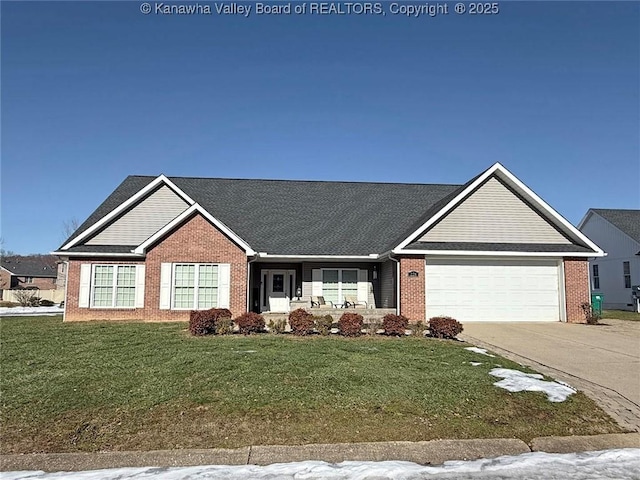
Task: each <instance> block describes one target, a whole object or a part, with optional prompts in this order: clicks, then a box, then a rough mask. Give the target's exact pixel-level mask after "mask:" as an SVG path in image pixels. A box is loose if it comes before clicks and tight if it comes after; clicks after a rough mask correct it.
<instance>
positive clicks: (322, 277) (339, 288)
mask: <svg viewBox="0 0 640 480" xmlns="http://www.w3.org/2000/svg"><path fill="white" fill-rule="evenodd" d="M320 270H321V272H322V274H321V275H322V276H321V281H322V293H323V294H324V272H325V270H331V271H334V270H337V271H338V305H340V304H341V303H344V295H343V294H342V272H343V271H344V270H349V271H355V272H356V294H355V295H356V298H357V296H358V293H357V292H358V283H359V278H360V269H358V268H321V269H320Z"/></svg>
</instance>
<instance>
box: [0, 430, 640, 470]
mask: <svg viewBox="0 0 640 480" xmlns="http://www.w3.org/2000/svg"><path fill="white" fill-rule="evenodd" d="M613 448H640V433H623V434H608V435H591V436H575V437H539V438H534V439H533V440H532V441H531V445H527V444H526V443H525V442H523V441H522V440H518V439H513V438H493V439H476V440H431V441H428V442H380V443H342V444H325V445H263V446H251V447H243V448H236V449H216V448H214V449H202V450H158V451H152V452H100V453H33V454H24V455H0V471H23V470H42V471H45V472H59V471H67V472H70V471H84V470H98V469H104V468H123V467H150V466H153V467H187V466H197V465H269V464H272V463H288V462H300V461H305V460H320V461H325V462H329V463H339V462H343V461H377V462H379V461H385V460H404V461H409V462H414V463H418V464H421V465H440V464H442V463H444V462H446V461H448V460H477V459H480V458H495V457H500V456H503V455H519V454H522V453H529V452H547V453H569V452H584V451H596V450H607V449H613Z"/></svg>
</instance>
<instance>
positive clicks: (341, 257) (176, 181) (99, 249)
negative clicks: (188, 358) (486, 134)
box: [54, 164, 604, 322]
mask: <svg viewBox="0 0 640 480" xmlns="http://www.w3.org/2000/svg"><path fill="white" fill-rule="evenodd" d="M54 253H55V254H56V255H59V256H60V257H61V259H62V260H63V261H65V262H66V263H67V289H66V303H65V308H66V310H65V320H67V321H69V320H95V319H114V320H118V319H131V320H168V321H176V320H187V319H188V318H189V311H190V310H197V309H205V308H211V307H218V308H221V307H223V308H229V309H231V311H232V313H233V314H235V315H239V314H241V313H243V312H245V311H247V310H253V311H256V312H270V313H274V312H275V313H281V312H282V313H284V314H286V312H288V311H290V310H291V309H292V308H298V306H300V305H302V306H306V307H307V308H311V306H312V305H311V299H312V297H316V296H322V297H323V298H324V299H325V300H326V301H328V302H331V304H333V305H334V306H337V307H348V306H349V301H348V299H355V300H356V301H357V303H358V304H359V305H360V307H361V308H366V309H367V310H368V311H369V312H376V311H378V313H379V314H381V315H382V314H384V312H386V311H394V312H398V313H400V314H402V315H405V316H407V317H408V318H409V319H411V320H412V321H418V320H422V321H424V320H425V319H428V318H431V317H432V316H437V315H450V316H453V317H455V318H457V319H458V320H460V321H463V322H465V321H566V322H584V320H585V317H584V313H583V311H582V308H581V304H582V303H584V302H588V301H589V269H588V267H589V264H588V258H589V257H597V256H601V255H603V254H604V253H603V252H602V250H600V249H599V248H598V247H597V246H596V245H595V244H594V243H593V242H591V241H590V240H589V238H587V236H585V235H584V234H582V233H581V232H580V231H579V230H578V229H576V228H575V227H574V226H572V225H571V224H570V223H569V222H567V221H566V220H565V219H564V218H563V217H562V216H561V215H559V214H558V213H557V212H555V211H554V210H553V209H552V208H551V207H550V206H549V205H548V204H547V203H545V202H544V201H543V200H542V199H541V198H540V197H538V196H537V195H536V194H535V193H534V192H532V191H531V190H530V189H529V188H527V187H526V186H525V185H524V184H523V183H522V182H521V181H520V180H518V179H517V178H516V177H515V176H514V175H512V174H511V173H510V172H509V171H508V170H507V169H505V168H504V167H503V166H502V165H500V164H495V165H493V166H492V167H491V168H489V169H487V170H485V171H484V172H482V173H480V174H479V175H477V176H476V177H474V178H472V179H471V180H469V181H468V182H467V183H465V184H463V185H440V184H437V185H434V184H431V185H425V184H398V183H362V182H321V181H320V182H319V181H313V182H310V181H290V180H252V179H244V180H243V179H225V178H188V177H171V178H168V177H165V176H164V175H160V176H159V177H147V176H130V177H127V178H126V179H125V180H124V182H123V183H122V184H121V185H120V186H118V187H117V188H116V189H115V191H114V192H113V193H112V194H111V195H110V196H109V197H108V198H107V199H106V200H105V201H104V202H103V203H102V205H100V206H99V207H98V208H97V209H96V211H95V212H94V213H93V214H91V215H90V216H89V218H88V219H87V220H86V221H85V222H84V223H83V224H82V225H80V227H79V228H78V230H77V231H76V232H75V233H74V234H73V235H72V236H71V237H70V238H69V239H68V240H67V241H66V242H65V243H64V245H62V246H61V247H60V248H59V249H58V251H56V252H54ZM298 297H300V299H299V300H296V299H297V298H298ZM340 311H344V309H341V310H340Z"/></svg>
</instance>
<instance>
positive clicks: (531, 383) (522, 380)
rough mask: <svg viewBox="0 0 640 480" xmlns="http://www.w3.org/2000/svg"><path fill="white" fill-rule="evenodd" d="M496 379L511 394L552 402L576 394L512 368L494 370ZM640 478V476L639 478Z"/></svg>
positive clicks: (559, 384)
mask: <svg viewBox="0 0 640 480" xmlns="http://www.w3.org/2000/svg"><path fill="white" fill-rule="evenodd" d="M489 373H490V374H491V375H493V376H494V377H498V378H502V380H500V381H498V382H496V383H494V385H495V386H496V387H500V388H504V389H505V390H509V391H510V392H522V391H523V390H526V391H527V392H544V393H546V394H547V398H548V399H549V401H550V402H564V401H565V400H566V399H567V397H568V396H569V395H573V394H574V393H576V390H575V389H574V388H571V387H570V386H569V385H567V384H566V383H558V382H548V381H546V380H543V378H544V377H543V376H542V375H540V374H538V373H524V372H520V371H519V370H511V369H510V368H494V369H493V370H491V371H490V372H489ZM638 478H640V476H639V477H638Z"/></svg>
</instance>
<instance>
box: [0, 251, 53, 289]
mask: <svg viewBox="0 0 640 480" xmlns="http://www.w3.org/2000/svg"><path fill="white" fill-rule="evenodd" d="M58 263H59V261H58V259H57V258H56V257H54V256H53V255H10V256H6V257H2V259H1V260H0V290H15V289H23V288H33V289H38V290H54V289H56V286H57V281H56V280H57V277H58Z"/></svg>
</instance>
